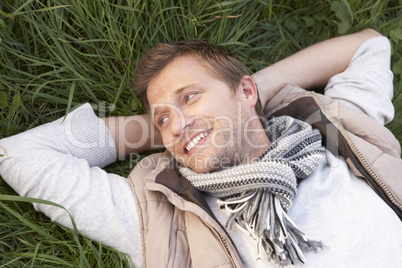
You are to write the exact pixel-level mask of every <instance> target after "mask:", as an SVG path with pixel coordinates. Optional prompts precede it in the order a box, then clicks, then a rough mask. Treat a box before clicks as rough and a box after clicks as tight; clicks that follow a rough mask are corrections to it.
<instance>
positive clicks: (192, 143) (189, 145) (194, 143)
mask: <svg viewBox="0 0 402 268" xmlns="http://www.w3.org/2000/svg"><path fill="white" fill-rule="evenodd" d="M211 131H212V130H207V131H205V132H203V133H201V134H199V135H198V136H197V137H195V138H194V139H193V140H192V141H190V142H189V143H188V144H187V146H186V150H187V152H189V151H190V150H191V149H193V148H194V146H195V145H196V144H197V143H198V142H199V141H200V140H202V139H203V138H205V137H206V136H207V135H208V134H209V133H211Z"/></svg>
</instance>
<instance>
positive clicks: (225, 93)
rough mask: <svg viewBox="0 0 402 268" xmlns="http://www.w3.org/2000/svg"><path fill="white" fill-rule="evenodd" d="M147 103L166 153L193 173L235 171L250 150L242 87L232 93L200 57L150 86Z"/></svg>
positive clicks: (172, 66) (171, 68)
mask: <svg viewBox="0 0 402 268" xmlns="http://www.w3.org/2000/svg"><path fill="white" fill-rule="evenodd" d="M147 97H148V101H149V104H150V107H151V115H152V118H153V122H154V124H155V125H156V127H157V128H158V129H159V131H160V133H161V135H162V139H163V144H164V145H165V147H166V149H167V150H168V151H169V152H170V153H171V154H172V155H173V156H174V157H175V158H176V159H177V160H178V161H179V162H180V163H181V164H183V165H185V166H188V167H189V168H191V169H193V170H194V171H196V172H209V171H214V170H218V169H221V168H223V167H228V166H233V165H235V164H238V163H237V162H239V161H244V158H245V157H247V153H248V152H249V151H250V150H252V148H251V149H250V148H248V147H250V146H248V145H247V144H246V142H245V141H242V137H243V136H242V134H243V133H242V128H241V126H244V125H245V124H246V125H247V120H248V119H250V117H251V112H250V111H251V109H250V105H249V103H248V102H247V100H246V97H245V95H244V94H243V92H242V89H241V86H239V88H238V89H236V92H234V90H233V89H231V88H229V87H228V86H227V85H226V84H225V83H224V82H222V81H220V80H218V79H217V78H216V77H215V76H213V75H212V74H211V72H210V71H209V70H208V69H206V68H205V67H204V66H203V65H202V63H201V62H200V61H199V60H198V59H197V58H196V57H190V56H183V57H180V58H178V59H175V60H174V61H173V62H171V63H169V64H168V65H167V66H166V67H165V68H164V69H163V70H162V71H161V72H160V73H159V74H158V75H157V76H156V77H155V78H154V79H153V80H152V81H151V83H150V84H149V86H148V91H147ZM246 138H247V137H246ZM245 144H246V145H245Z"/></svg>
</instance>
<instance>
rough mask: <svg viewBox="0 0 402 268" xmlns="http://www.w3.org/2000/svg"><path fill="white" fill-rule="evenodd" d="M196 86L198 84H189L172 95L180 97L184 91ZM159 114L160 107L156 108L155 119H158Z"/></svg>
mask: <svg viewBox="0 0 402 268" xmlns="http://www.w3.org/2000/svg"><path fill="white" fill-rule="evenodd" d="M196 84H197V83H193V84H189V85H186V86H183V87H180V88H178V89H176V90H175V91H173V93H172V95H176V96H178V95H180V94H181V93H182V92H183V91H184V90H186V89H187V88H189V87H192V86H194V85H196ZM159 112H160V109H159V108H158V107H156V108H155V109H154V113H153V118H155V117H157V115H158V114H159Z"/></svg>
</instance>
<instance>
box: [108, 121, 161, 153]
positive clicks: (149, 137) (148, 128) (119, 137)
mask: <svg viewBox="0 0 402 268" xmlns="http://www.w3.org/2000/svg"><path fill="white" fill-rule="evenodd" d="M102 120H103V121H104V122H105V123H106V125H107V127H108V128H109V131H110V133H111V134H112V137H113V140H114V142H115V145H116V149H117V157H118V159H124V158H125V157H126V156H129V155H130V154H132V153H140V152H146V151H150V150H154V149H160V148H163V144H162V138H161V135H160V133H159V130H158V129H157V128H156V127H155V126H154V124H153V123H152V121H151V117H150V115H148V114H144V115H133V116H120V117H107V118H102Z"/></svg>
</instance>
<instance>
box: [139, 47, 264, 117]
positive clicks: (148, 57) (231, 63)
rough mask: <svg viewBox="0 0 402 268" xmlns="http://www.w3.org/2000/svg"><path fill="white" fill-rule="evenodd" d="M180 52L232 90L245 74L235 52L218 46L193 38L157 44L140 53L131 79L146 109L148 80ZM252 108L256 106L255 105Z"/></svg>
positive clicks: (147, 106)
mask: <svg viewBox="0 0 402 268" xmlns="http://www.w3.org/2000/svg"><path fill="white" fill-rule="evenodd" d="M182 56H195V57H197V58H198V59H199V60H200V62H201V63H202V64H203V65H204V66H205V67H206V68H207V69H208V70H209V71H211V73H212V74H213V75H214V76H215V77H216V78H217V79H219V80H221V81H222V82H224V83H226V84H227V85H228V86H229V87H230V88H231V89H233V90H234V91H235V90H236V88H237V87H238V85H239V83H240V80H241V78H242V77H243V76H244V75H249V72H248V70H247V68H246V67H245V66H244V64H243V63H241V62H240V61H239V60H238V59H237V58H236V56H235V54H234V53H233V52H231V51H230V50H228V49H226V48H224V47H222V46H218V45H214V44H211V43H207V42H205V41H201V40H196V39H190V40H185V41H179V42H175V43H169V44H157V45H156V46H155V47H154V48H151V49H148V50H147V51H146V52H145V53H144V54H143V55H142V57H141V59H140V60H139V62H138V63H137V65H136V69H135V73H134V77H133V80H132V84H133V87H134V92H135V93H136V94H137V96H138V97H139V98H140V99H141V101H142V102H143V104H144V106H145V107H146V109H147V110H149V103H148V99H147V88H148V85H149V83H150V82H151V81H152V79H154V77H155V76H157V75H158V74H159V73H160V72H161V71H162V70H163V68H165V67H166V66H167V65H168V64H169V63H171V62H172V61H173V60H175V59H177V58H179V57H182ZM259 106H261V105H259ZM256 110H258V108H257V107H256Z"/></svg>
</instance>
